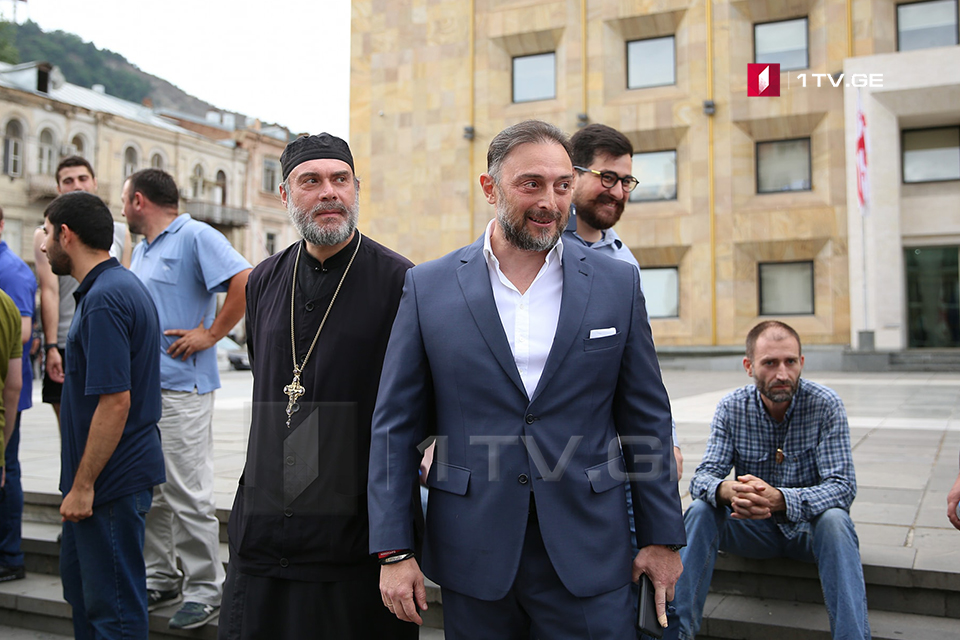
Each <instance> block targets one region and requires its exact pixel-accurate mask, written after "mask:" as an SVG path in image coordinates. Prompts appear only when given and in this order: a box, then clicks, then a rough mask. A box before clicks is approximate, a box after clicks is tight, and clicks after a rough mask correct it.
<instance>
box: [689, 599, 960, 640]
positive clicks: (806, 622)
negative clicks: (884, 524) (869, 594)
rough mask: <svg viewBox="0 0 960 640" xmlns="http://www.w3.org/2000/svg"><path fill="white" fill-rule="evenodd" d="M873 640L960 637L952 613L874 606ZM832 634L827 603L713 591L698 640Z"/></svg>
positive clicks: (816, 638)
mask: <svg viewBox="0 0 960 640" xmlns="http://www.w3.org/2000/svg"><path fill="white" fill-rule="evenodd" d="M869 615H870V631H871V634H872V636H873V638H874V640H907V639H909V640H947V639H948V638H958V637H960V621H958V620H955V619H952V618H941V617H936V616H922V615H914V614H908V613H895V612H890V611H879V610H874V609H871V610H870V614H869ZM708 638H710V639H715V640H719V639H721V638H724V639H731V640H732V639H733V638H736V639H738V640H770V639H771V638H776V639H777V640H830V620H829V619H828V617H827V611H826V609H824V608H823V606H822V605H815V604H808V603H803V602H787V601H784V600H772V599H761V598H752V597H747V596H734V595H722V594H710V595H709V596H708V597H707V604H706V606H705V607H704V620H703V625H702V627H701V633H700V634H699V635H697V640H707V639H708Z"/></svg>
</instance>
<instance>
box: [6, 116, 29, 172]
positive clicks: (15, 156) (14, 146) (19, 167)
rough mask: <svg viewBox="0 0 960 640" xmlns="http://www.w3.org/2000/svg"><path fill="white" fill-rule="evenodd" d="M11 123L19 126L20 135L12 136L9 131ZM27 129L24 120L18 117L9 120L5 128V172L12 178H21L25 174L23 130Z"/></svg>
mask: <svg viewBox="0 0 960 640" xmlns="http://www.w3.org/2000/svg"><path fill="white" fill-rule="evenodd" d="M11 124H16V125H17V127H19V129H20V135H19V136H11V135H9V134H8V133H7V130H8V129H9V128H10V125H11ZM25 130H26V129H25V127H24V126H23V122H21V121H20V120H19V119H17V118H11V119H10V120H8V121H7V124H6V125H5V126H4V128H3V174H4V175H6V176H10V177H11V178H20V177H22V176H23V160H24V158H23V145H24V134H23V132H24V131H25ZM14 165H16V166H14Z"/></svg>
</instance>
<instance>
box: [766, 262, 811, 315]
mask: <svg viewBox="0 0 960 640" xmlns="http://www.w3.org/2000/svg"><path fill="white" fill-rule="evenodd" d="M759 267H760V274H759V280H760V315H762V316H791V315H813V262H812V261H807V262H767V263H763V262H761V263H760V265H759Z"/></svg>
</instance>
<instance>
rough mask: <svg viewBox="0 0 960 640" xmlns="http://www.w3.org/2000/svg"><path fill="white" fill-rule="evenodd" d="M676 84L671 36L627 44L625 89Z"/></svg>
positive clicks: (675, 67) (673, 47)
mask: <svg viewBox="0 0 960 640" xmlns="http://www.w3.org/2000/svg"><path fill="white" fill-rule="evenodd" d="M676 83H677V66H676V56H675V45H674V39H673V36H667V37H665V38H653V39H651V40H633V41H632V42H628V43H627V89H645V88H647V87H662V86H664V85H669V84H676Z"/></svg>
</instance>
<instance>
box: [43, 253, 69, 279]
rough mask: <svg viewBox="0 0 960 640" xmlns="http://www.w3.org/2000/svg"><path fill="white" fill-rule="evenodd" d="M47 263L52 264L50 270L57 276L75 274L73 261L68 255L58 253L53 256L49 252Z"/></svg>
mask: <svg viewBox="0 0 960 640" xmlns="http://www.w3.org/2000/svg"><path fill="white" fill-rule="evenodd" d="M47 262H49V263H50V270H51V271H53V274H54V275H57V276H69V275H70V274H71V273H72V272H73V260H72V259H71V258H70V256H68V255H67V254H66V253H63V252H62V251H58V252H57V253H56V254H53V255H51V254H50V252H49V251H48V252H47Z"/></svg>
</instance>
